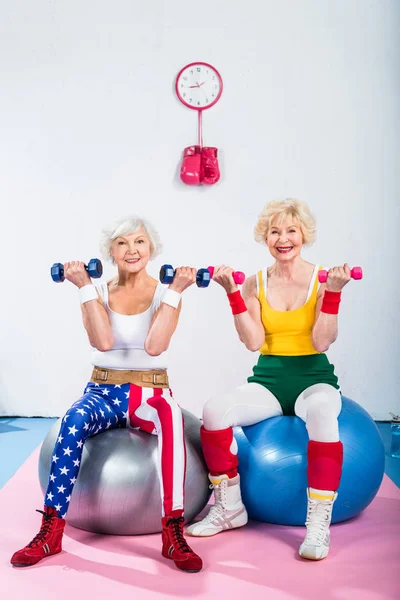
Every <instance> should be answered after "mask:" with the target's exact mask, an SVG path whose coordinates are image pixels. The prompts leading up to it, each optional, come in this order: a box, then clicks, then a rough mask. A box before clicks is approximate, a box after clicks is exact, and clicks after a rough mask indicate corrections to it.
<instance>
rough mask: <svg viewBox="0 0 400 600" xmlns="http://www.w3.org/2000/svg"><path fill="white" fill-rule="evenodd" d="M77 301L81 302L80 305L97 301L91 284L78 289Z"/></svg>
mask: <svg viewBox="0 0 400 600" xmlns="http://www.w3.org/2000/svg"><path fill="white" fill-rule="evenodd" d="M79 299H80V301H81V304H85V302H90V300H97V299H98V295H97V291H96V288H95V286H94V285H93V283H89V284H88V285H84V286H83V287H81V288H80V289H79Z"/></svg>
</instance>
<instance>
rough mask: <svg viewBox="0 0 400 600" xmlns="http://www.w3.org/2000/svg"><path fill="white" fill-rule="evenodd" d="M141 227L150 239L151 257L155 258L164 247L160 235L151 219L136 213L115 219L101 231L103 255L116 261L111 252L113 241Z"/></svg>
mask: <svg viewBox="0 0 400 600" xmlns="http://www.w3.org/2000/svg"><path fill="white" fill-rule="evenodd" d="M140 228H142V229H144V231H145V232H146V235H147V237H148V238H149V241H150V248H151V250H150V259H153V258H155V257H156V256H157V255H158V254H159V253H160V252H161V249H162V244H161V242H160V236H159V235H158V233H157V231H156V230H155V229H154V227H153V225H152V224H151V223H149V221H147V220H146V219H142V218H141V217H138V216H136V215H132V216H129V217H123V218H122V219H118V220H117V221H114V222H113V223H112V224H111V225H110V226H109V227H106V228H104V229H103V231H102V232H101V239H100V250H101V253H102V255H103V257H104V258H105V259H106V260H109V261H111V262H112V263H114V260H113V258H112V256H111V254H110V251H111V244H112V242H113V241H114V240H116V239H117V238H118V237H120V236H123V235H129V234H130V233H135V232H136V231H137V230H138V229H140Z"/></svg>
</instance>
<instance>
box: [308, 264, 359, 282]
mask: <svg viewBox="0 0 400 600" xmlns="http://www.w3.org/2000/svg"><path fill="white" fill-rule="evenodd" d="M350 274H351V277H352V279H362V278H363V272H362V268H361V267H353V268H352V270H351V272H350ZM327 279H328V271H319V272H318V281H319V282H320V283H325V281H326V280H327Z"/></svg>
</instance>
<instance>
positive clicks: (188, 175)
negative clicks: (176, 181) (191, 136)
mask: <svg viewBox="0 0 400 600" xmlns="http://www.w3.org/2000/svg"><path fill="white" fill-rule="evenodd" d="M200 169H201V147H200V146H189V147H188V148H185V149H184V151H183V160H182V166H181V179H182V181H183V183H186V185H199V184H200Z"/></svg>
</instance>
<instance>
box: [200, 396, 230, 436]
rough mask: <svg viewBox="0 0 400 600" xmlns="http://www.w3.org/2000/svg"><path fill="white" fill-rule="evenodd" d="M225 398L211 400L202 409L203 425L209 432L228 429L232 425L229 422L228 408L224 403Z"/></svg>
mask: <svg viewBox="0 0 400 600" xmlns="http://www.w3.org/2000/svg"><path fill="white" fill-rule="evenodd" d="M225 398H228V397H225V396H221V397H220V398H211V399H210V400H208V401H207V402H206V403H205V405H204V408H203V425H204V427H205V429H208V430H210V431H218V430H220V429H226V428H227V427H230V426H231V425H232V423H231V422H230V420H229V407H228V406H227V402H226V401H224V399H225Z"/></svg>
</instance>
